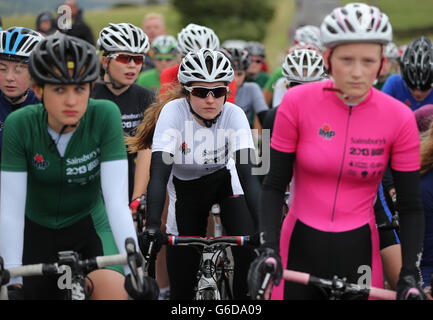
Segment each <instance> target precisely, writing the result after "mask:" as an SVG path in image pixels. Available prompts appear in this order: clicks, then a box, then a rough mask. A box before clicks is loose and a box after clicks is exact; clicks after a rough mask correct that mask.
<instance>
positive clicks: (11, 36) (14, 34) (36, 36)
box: [0, 27, 44, 62]
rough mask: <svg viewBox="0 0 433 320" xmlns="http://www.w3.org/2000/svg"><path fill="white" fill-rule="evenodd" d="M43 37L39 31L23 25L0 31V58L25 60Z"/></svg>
mask: <svg viewBox="0 0 433 320" xmlns="http://www.w3.org/2000/svg"><path fill="white" fill-rule="evenodd" d="M43 38H44V37H43V36H42V35H41V34H40V33H39V32H36V31H34V30H32V29H28V28H24V27H11V28H9V29H7V30H3V31H0V59H6V60H16V61H24V62H27V61H28V59H29V56H30V54H31V53H32V51H33V49H35V47H36V45H37V44H38V43H39V42H40V41H41V40H42V39H43Z"/></svg>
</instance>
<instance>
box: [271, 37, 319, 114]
mask: <svg viewBox="0 0 433 320" xmlns="http://www.w3.org/2000/svg"><path fill="white" fill-rule="evenodd" d="M307 48H308V47H307V46H304V45H296V46H294V47H293V48H291V49H290V50H289V53H288V54H287V55H286V58H285V59H284V63H283V65H282V74H283V77H282V78H281V79H279V80H278V81H277V82H276V84H275V90H274V97H273V99H272V105H273V107H274V108H275V107H277V106H279V105H280V103H281V100H283V96H284V94H285V93H286V91H287V89H289V88H290V87H293V86H296V85H298V84H302V83H306V82H312V81H319V80H323V79H325V78H326V77H327V75H326V72H325V70H324V68H323V58H322V54H321V53H320V52H319V51H316V50H314V49H313V48H312V47H309V48H311V49H307Z"/></svg>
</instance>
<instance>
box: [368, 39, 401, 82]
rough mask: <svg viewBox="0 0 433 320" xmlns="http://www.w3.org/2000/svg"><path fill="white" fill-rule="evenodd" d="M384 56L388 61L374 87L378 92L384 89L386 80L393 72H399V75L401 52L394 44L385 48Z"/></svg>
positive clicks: (391, 43) (389, 44)
mask: <svg viewBox="0 0 433 320" xmlns="http://www.w3.org/2000/svg"><path fill="white" fill-rule="evenodd" d="M383 56H384V57H385V58H386V61H385V63H384V64H383V69H382V72H381V73H380V75H379V78H378V79H377V82H376V84H375V85H374V87H375V88H376V89H378V90H381V89H382V87H383V85H384V84H385V81H386V79H388V77H389V76H390V75H391V72H392V71H394V72H396V71H397V73H398V70H399V61H400V51H399V50H398V47H397V45H396V44H395V43H394V42H390V43H388V44H387V45H386V46H385V47H384V48H383Z"/></svg>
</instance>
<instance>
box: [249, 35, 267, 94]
mask: <svg viewBox="0 0 433 320" xmlns="http://www.w3.org/2000/svg"><path fill="white" fill-rule="evenodd" d="M245 50H247V51H248V54H249V56H250V61H251V63H250V66H249V68H248V70H247V76H246V78H245V81H247V82H255V83H257V84H258V85H259V87H260V88H261V89H263V87H264V86H265V84H266V82H267V81H268V79H269V75H268V74H267V73H266V72H264V71H263V65H264V64H265V63H266V61H265V58H266V50H265V47H264V46H263V45H262V44H261V43H260V42H257V41H249V42H248V43H247V44H246V46H245Z"/></svg>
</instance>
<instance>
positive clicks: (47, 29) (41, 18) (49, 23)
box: [36, 11, 57, 37]
mask: <svg viewBox="0 0 433 320" xmlns="http://www.w3.org/2000/svg"><path fill="white" fill-rule="evenodd" d="M36 31H37V32H39V33H40V34H42V35H43V36H44V37H46V36H49V35H52V34H53V33H55V32H56V31H57V28H56V26H55V22H54V18H53V15H52V14H51V12H49V11H42V12H40V13H39V14H38V16H37V17H36Z"/></svg>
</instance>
